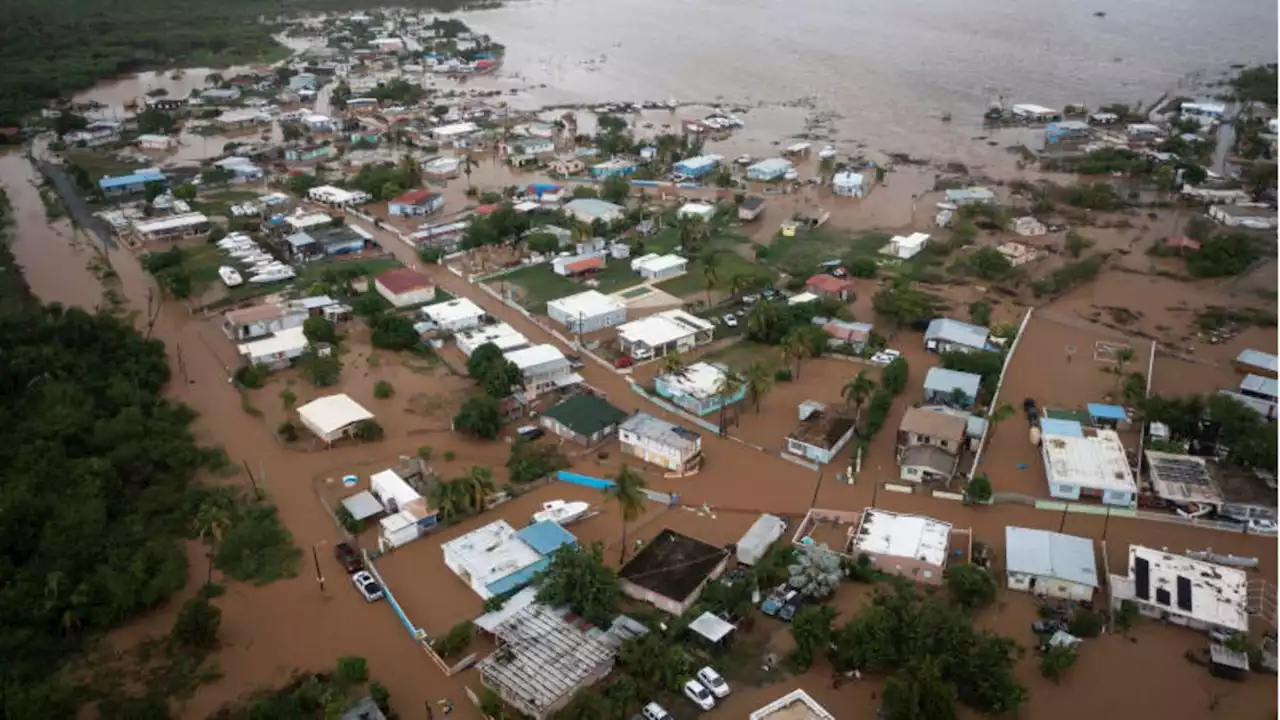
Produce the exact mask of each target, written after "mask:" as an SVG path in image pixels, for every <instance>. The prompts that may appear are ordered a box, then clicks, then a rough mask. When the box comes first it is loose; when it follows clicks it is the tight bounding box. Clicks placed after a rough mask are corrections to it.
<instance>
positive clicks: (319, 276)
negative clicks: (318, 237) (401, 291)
mask: <svg viewBox="0 0 1280 720" xmlns="http://www.w3.org/2000/svg"><path fill="white" fill-rule="evenodd" d="M398 267H404V264H403V263H401V262H400V261H399V260H396V259H395V258H362V259H360V260H337V261H334V262H315V263H308V264H306V265H303V266H302V271H301V272H299V273H298V277H297V279H295V280H294V283H295V284H296V285H298V286H299V287H302V288H306V287H308V286H310V285H314V284H316V283H318V282H321V281H322V280H323V279H324V274H325V271H327V270H347V269H355V270H357V271H359V274H361V275H373V276H377V275H378V274H379V273H381V272H383V271H385V270H390V269H391V268H398Z"/></svg>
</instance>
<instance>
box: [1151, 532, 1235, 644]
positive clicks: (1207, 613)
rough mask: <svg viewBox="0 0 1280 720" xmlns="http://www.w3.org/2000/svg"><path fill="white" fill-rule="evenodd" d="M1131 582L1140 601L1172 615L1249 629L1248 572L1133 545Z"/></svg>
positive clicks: (1219, 625) (1232, 627)
mask: <svg viewBox="0 0 1280 720" xmlns="http://www.w3.org/2000/svg"><path fill="white" fill-rule="evenodd" d="M1129 580H1130V581H1131V582H1133V585H1134V595H1135V597H1136V598H1137V599H1138V600H1139V601H1141V602H1145V603H1150V604H1154V605H1158V606H1159V607H1160V608H1161V609H1162V610H1164V611H1166V612H1168V613H1170V614H1171V615H1180V616H1182V617H1188V618H1193V619H1195V620H1199V621H1200V622H1204V623H1209V624H1211V625H1216V626H1218V627H1225V628H1230V629H1232V630H1236V631H1238V632H1247V631H1248V630H1249V612H1248V602H1249V579H1248V576H1247V575H1246V574H1245V571H1244V570H1241V569H1239V568H1232V567H1226V566H1225V565H1215V564H1213V563H1210V562H1204V561H1203V560H1194V559H1192V558H1189V557H1185V556H1182V555H1174V554H1172V553H1168V552H1165V551H1163V550H1156V549H1154V548H1149V547H1143V546H1141V545H1130V546H1129Z"/></svg>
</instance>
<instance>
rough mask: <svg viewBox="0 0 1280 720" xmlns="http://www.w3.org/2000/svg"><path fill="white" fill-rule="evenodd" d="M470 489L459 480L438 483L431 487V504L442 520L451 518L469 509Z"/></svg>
mask: <svg viewBox="0 0 1280 720" xmlns="http://www.w3.org/2000/svg"><path fill="white" fill-rule="evenodd" d="M468 498H469V491H468V490H467V488H466V487H465V486H464V485H463V484H462V483H461V482H459V481H457V480H453V481H450V482H441V483H437V484H436V486H435V487H433V488H431V505H432V506H433V507H435V509H436V511H437V512H438V513H439V514H440V519H441V520H449V519H451V518H455V517H457V516H459V515H462V514H463V513H465V512H466V511H467V502H468Z"/></svg>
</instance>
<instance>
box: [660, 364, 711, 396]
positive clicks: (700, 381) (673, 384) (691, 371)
mask: <svg viewBox="0 0 1280 720" xmlns="http://www.w3.org/2000/svg"><path fill="white" fill-rule="evenodd" d="M724 376H725V367H724V366H723V365H716V364H713V363H706V362H698V363H694V364H692V365H690V366H688V367H686V368H685V369H683V370H681V371H680V372H678V373H666V374H664V375H663V376H662V383H663V385H664V386H665V388H666V389H667V390H669V391H670V392H671V393H672V394H676V395H687V396H689V397H692V398H696V399H698V400H706V399H710V398H715V397H719V392H718V390H719V388H720V382H721V379H722V378H723V377H724Z"/></svg>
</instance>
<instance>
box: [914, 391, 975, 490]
mask: <svg viewBox="0 0 1280 720" xmlns="http://www.w3.org/2000/svg"><path fill="white" fill-rule="evenodd" d="M965 436H966V421H965V419H964V418H963V417H959V416H956V415H951V414H947V413H943V412H936V411H932V410H926V409H923V408H909V409H908V410H907V411H906V413H904V414H903V416H902V422H901V424H899V426H898V443H897V444H898V476H899V479H901V480H903V481H905V482H911V483H922V482H944V483H945V482H948V481H950V480H951V478H952V477H954V476H955V473H956V467H957V466H958V465H959V462H960V453H961V451H962V450H963V449H964V442H965Z"/></svg>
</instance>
